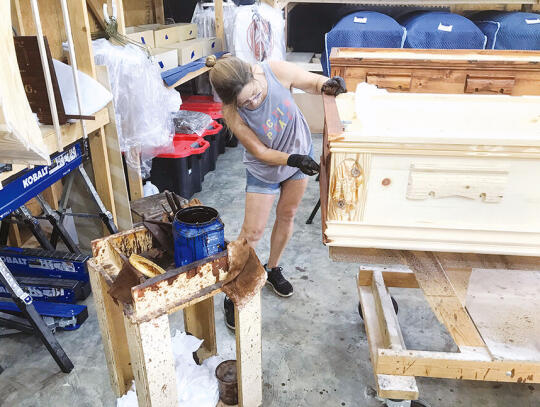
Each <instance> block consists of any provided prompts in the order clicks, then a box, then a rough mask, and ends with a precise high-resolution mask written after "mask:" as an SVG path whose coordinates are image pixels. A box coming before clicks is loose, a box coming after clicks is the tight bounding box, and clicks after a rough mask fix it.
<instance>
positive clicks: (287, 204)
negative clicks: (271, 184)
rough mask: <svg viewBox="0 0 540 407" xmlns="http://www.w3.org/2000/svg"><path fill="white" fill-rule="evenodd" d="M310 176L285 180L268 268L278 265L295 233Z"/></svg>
mask: <svg viewBox="0 0 540 407" xmlns="http://www.w3.org/2000/svg"><path fill="white" fill-rule="evenodd" d="M307 183H308V178H303V179H294V180H289V181H285V182H284V183H283V185H282V186H281V195H280V197H279V201H278V204H277V208H276V221H275V223H274V228H273V229H272V237H271V238H270V257H269V259H268V268H269V269H271V268H274V267H277V265H278V264H279V260H280V258H281V255H282V254H283V251H284V250H285V247H286V246H287V243H288V242H289V239H290V238H291V236H292V233H293V226H294V216H295V214H296V211H297V210H298V206H299V205H300V201H301V200H302V196H304V192H305V190H306V187H307Z"/></svg>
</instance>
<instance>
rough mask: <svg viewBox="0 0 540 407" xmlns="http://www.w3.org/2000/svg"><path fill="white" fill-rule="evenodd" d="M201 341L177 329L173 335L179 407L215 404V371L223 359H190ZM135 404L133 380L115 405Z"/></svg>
mask: <svg viewBox="0 0 540 407" xmlns="http://www.w3.org/2000/svg"><path fill="white" fill-rule="evenodd" d="M202 342H203V341H202V340H201V339H198V338H196V337H195V336H192V335H186V333H184V332H180V331H178V330H177V331H176V332H175V334H174V336H173V337H172V348H173V356H174V362H175V368H176V386H177V393H178V407H215V406H216V404H217V403H218V401H219V390H218V381H217V378H216V375H215V371H216V367H217V365H219V364H220V363H221V362H222V361H223V360H222V359H221V358H220V357H218V356H212V357H211V358H208V359H206V360H205V361H204V362H203V364H202V365H200V366H199V365H197V364H196V363H195V361H194V360H193V352H195V351H197V349H199V347H200V346H201V344H202ZM163 346H166V345H165V344H164V345H163ZM137 406H138V403H137V394H136V391H135V384H133V385H132V386H131V389H130V390H129V391H128V392H127V393H126V394H125V395H124V396H122V397H121V398H119V399H117V401H116V407H137Z"/></svg>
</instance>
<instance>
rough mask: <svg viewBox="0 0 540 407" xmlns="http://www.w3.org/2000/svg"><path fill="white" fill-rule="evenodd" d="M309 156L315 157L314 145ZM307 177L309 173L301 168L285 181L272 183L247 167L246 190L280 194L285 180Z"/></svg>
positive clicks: (257, 192) (256, 192)
mask: <svg viewBox="0 0 540 407" xmlns="http://www.w3.org/2000/svg"><path fill="white" fill-rule="evenodd" d="M309 156H310V157H311V158H313V145H311V149H310V151H309ZM307 177H308V175H307V174H304V173H303V172H302V171H300V169H299V170H298V171H296V172H295V173H294V174H293V175H291V176H290V177H289V178H287V179H286V180H285V181H282V182H278V183H275V184H270V183H268V182H264V181H261V180H260V179H258V178H256V177H255V176H253V175H252V174H251V173H250V172H249V171H248V170H247V169H246V192H252V193H255V194H279V192H280V190H281V185H282V184H283V183H284V182H286V181H289V180H296V179H304V178H307Z"/></svg>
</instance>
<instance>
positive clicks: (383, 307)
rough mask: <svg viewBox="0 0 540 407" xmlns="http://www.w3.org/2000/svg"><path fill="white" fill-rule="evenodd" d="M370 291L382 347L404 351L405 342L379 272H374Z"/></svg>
mask: <svg viewBox="0 0 540 407" xmlns="http://www.w3.org/2000/svg"><path fill="white" fill-rule="evenodd" d="M371 290H372V292H373V300H374V301H375V312H376V314H377V318H378V319H379V326H380V327H381V332H382V334H383V347H384V348H390V349H405V341H404V340H403V334H402V333H401V328H400V327H399V322H398V319H397V315H396V312H395V311H394V306H393V304H392V298H391V297H390V294H389V293H388V289H387V288H386V286H385V285H384V280H383V277H382V274H381V272H380V271H374V272H373V277H372V284H371Z"/></svg>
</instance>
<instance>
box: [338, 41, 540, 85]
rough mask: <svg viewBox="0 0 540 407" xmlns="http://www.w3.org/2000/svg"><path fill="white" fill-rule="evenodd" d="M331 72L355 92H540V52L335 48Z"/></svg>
mask: <svg viewBox="0 0 540 407" xmlns="http://www.w3.org/2000/svg"><path fill="white" fill-rule="evenodd" d="M330 63H331V67H332V69H331V70H332V75H339V76H342V77H343V78H345V82H346V83H347V87H348V89H349V90H350V91H354V90H355V89H356V86H357V85H358V84H359V83H361V82H367V83H370V84H373V85H376V86H378V87H379V88H384V89H387V90H388V91H391V92H417V93H478V94H505V95H540V52H536V51H498V50H416V49H415V50H413V49H392V50H383V49H369V48H365V49H364V48H362V49H360V48H334V49H332V53H331V55H330Z"/></svg>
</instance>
